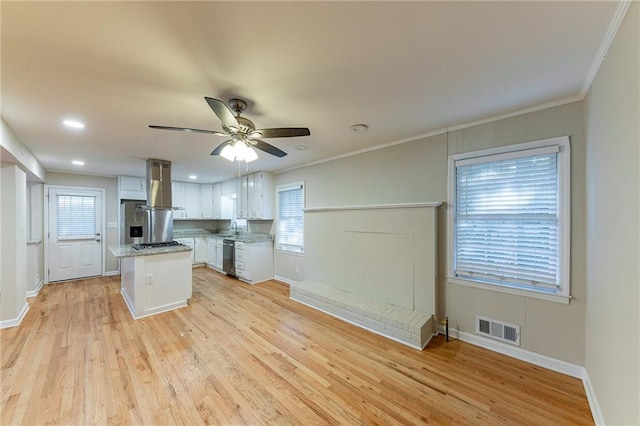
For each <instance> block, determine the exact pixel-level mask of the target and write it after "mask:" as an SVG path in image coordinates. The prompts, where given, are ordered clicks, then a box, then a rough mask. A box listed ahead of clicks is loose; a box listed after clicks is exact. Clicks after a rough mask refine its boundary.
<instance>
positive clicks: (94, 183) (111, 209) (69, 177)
mask: <svg viewBox="0 0 640 426" xmlns="http://www.w3.org/2000/svg"><path fill="white" fill-rule="evenodd" d="M46 184H47V185H60V186H77V187H84V188H99V189H104V190H105V213H106V216H105V219H104V221H105V224H108V223H109V222H115V223H118V210H119V208H120V206H119V205H118V182H117V179H116V178H115V177H102V176H91V175H80V174H73V173H59V172H47V181H46ZM45 220H46V219H45ZM105 241H106V244H105V250H106V262H105V271H106V273H107V274H113V273H117V272H118V259H116V258H115V256H114V255H113V253H111V251H110V250H109V247H110V246H116V245H118V228H117V227H116V228H108V227H107V228H106V240H105Z"/></svg>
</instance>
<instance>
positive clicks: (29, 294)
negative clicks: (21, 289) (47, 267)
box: [27, 280, 44, 298]
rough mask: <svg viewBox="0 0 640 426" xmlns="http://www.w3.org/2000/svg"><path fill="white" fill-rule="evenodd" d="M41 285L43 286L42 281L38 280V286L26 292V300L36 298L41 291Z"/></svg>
mask: <svg viewBox="0 0 640 426" xmlns="http://www.w3.org/2000/svg"><path fill="white" fill-rule="evenodd" d="M43 285H44V281H42V280H40V282H39V283H38V285H36V288H35V289H34V290H30V291H27V298H29V297H36V296H37V295H38V293H40V290H42V286H43Z"/></svg>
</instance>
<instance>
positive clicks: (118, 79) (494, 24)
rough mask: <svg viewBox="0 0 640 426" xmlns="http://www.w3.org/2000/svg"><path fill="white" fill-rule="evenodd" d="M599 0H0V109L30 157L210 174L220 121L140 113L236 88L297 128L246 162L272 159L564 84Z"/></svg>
mask: <svg viewBox="0 0 640 426" xmlns="http://www.w3.org/2000/svg"><path fill="white" fill-rule="evenodd" d="M617 7H618V3H616V2H609V1H605V2H583V1H570V2H395V1H392V2H277V3H275V2H6V1H3V2H2V3H1V13H2V51H1V53H2V58H1V59H2V62H1V67H2V69H1V71H2V76H1V78H2V81H1V83H2V86H1V90H2V91H1V96H2V117H3V119H4V120H5V122H6V123H7V124H8V125H9V127H10V128H12V129H13V131H14V132H15V133H16V134H17V135H18V137H19V138H20V139H21V140H22V142H23V143H25V144H26V145H27V146H28V147H29V148H30V149H31V151H32V152H33V153H34V155H35V156H36V157H37V158H38V159H39V160H40V162H41V163H42V164H43V166H44V167H45V168H46V169H47V170H62V171H74V172H82V173H92V174H101V175H119V174H127V175H138V176H144V174H145V163H144V161H145V159H146V158H148V157H154V158H161V159H165V160H170V161H172V163H173V177H174V179H180V180H186V179H187V175H188V174H196V175H197V176H198V181H202V182H216V181H221V180H225V179H228V178H231V177H233V176H235V175H237V174H238V166H237V165H236V164H233V163H230V162H228V161H227V160H225V159H223V158H220V157H211V156H209V153H210V152H211V150H212V149H213V148H214V147H216V146H217V145H218V144H219V143H221V142H222V141H223V140H224V138H222V137H219V136H211V135H202V134H193V133H183V132H171V131H161V130H152V129H149V128H148V125H149V124H159V125H167V126H179V127H192V128H200V129H211V130H221V125H220V123H219V121H218V119H217V118H216V116H215V115H214V114H213V111H211V109H210V108H209V106H208V105H207V104H206V102H205V101H204V97H205V96H210V97H215V98H219V99H222V100H224V101H225V102H226V101H228V100H229V99H230V98H232V97H241V98H243V99H246V100H247V101H248V103H249V108H248V110H247V111H246V112H245V114H244V115H245V116H247V117H248V118H250V119H252V120H253V121H254V122H255V123H256V126H257V127H258V128H268V127H309V128H310V129H311V136H309V137H304V138H287V139H269V140H268V141H269V142H270V143H272V144H273V145H275V146H277V147H279V148H281V149H282V150H284V151H286V152H288V154H289V155H288V156H286V157H284V158H282V159H278V158H276V157H272V156H270V155H268V154H266V153H263V152H261V151H259V152H258V155H259V156H260V158H259V159H258V160H257V161H255V162H253V163H250V165H249V167H250V170H270V171H277V170H283V169H287V168H291V167H294V166H298V165H301V164H306V163H309V162H314V161H319V160H322V159H326V158H330V157H335V156H339V155H343V154H346V153H349V152H353V151H357V150H362V149H366V148H369V147H372V146H376V145H380V144H386V143H391V142H394V141H398V140H402V139H405V138H411V137H414V136H417V135H420V134H425V133H428V132H433V131H436V130H441V129H443V128H446V127H448V126H455V125H459V124H463V123H469V122H473V121H476V120H482V119H485V118H488V117H492V116H496V115H500V114H505V113H509V112H512V111H517V110H522V109H526V108H531V107H535V106H537V105H541V104H546V103H551V102H556V101H559V100H564V99H568V98H574V97H579V96H581V95H582V93H581V90H582V89H583V86H584V85H585V83H587V84H588V82H589V79H590V70H591V68H592V66H593V64H594V63H596V64H597V63H598V52H599V50H600V49H601V46H603V43H604V41H605V39H606V36H607V31H608V29H609V27H610V25H611V22H612V20H613V18H614V15H615V13H616V9H617ZM65 118H76V119H79V120H81V121H83V122H84V123H85V124H86V128H85V129H84V130H82V131H78V130H76V131H73V130H70V129H67V128H65V127H63V126H62V124H61V122H62V120H63V119H65ZM355 123H366V124H368V125H369V127H370V129H369V131H368V132H364V133H355V132H352V131H351V130H350V127H351V125H353V124H355ZM296 145H307V146H308V147H309V149H308V150H306V151H299V150H296V149H295V148H294V147H295V146H296ZM72 159H81V160H84V161H85V163H86V165H85V166H84V167H83V168H78V167H77V166H73V165H72V164H71V160H72ZM244 170H245V167H244V165H243V171H244Z"/></svg>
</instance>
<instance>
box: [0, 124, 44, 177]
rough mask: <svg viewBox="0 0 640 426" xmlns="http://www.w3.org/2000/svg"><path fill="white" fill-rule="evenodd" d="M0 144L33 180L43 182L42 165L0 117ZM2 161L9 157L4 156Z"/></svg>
mask: <svg viewBox="0 0 640 426" xmlns="http://www.w3.org/2000/svg"><path fill="white" fill-rule="evenodd" d="M0 146H1V147H2V148H4V149H5V150H6V151H7V152H8V153H9V154H11V156H13V158H14V159H15V161H11V162H15V163H17V164H20V165H21V166H22V168H23V169H24V170H26V171H27V172H28V173H29V174H30V175H31V176H32V177H33V179H34V180H37V181H40V182H44V180H45V178H46V172H45V170H44V167H42V164H40V162H39V161H38V160H37V159H36V157H35V156H34V155H33V154H32V153H31V151H29V148H27V147H26V145H24V144H23V143H22V142H21V141H20V139H19V138H18V136H17V135H16V134H15V133H14V132H13V130H11V128H9V126H7V123H5V122H4V119H2V118H0ZM3 161H5V162H8V161H9V159H8V158H6V157H5V158H4V160H3Z"/></svg>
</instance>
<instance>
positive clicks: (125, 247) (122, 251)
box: [109, 244, 191, 258]
mask: <svg viewBox="0 0 640 426" xmlns="http://www.w3.org/2000/svg"><path fill="white" fill-rule="evenodd" d="M109 250H111V253H113V255H114V256H115V257H117V258H121V257H136V256H152V255H156V254H166V253H178V252H181V251H191V248H190V247H188V246H169V247H154V248H146V249H141V250H136V249H134V248H133V247H132V246H131V244H122V245H119V246H112V247H109Z"/></svg>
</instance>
